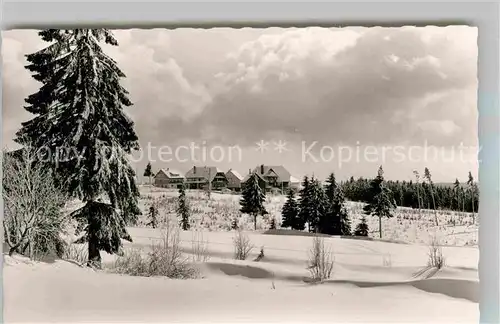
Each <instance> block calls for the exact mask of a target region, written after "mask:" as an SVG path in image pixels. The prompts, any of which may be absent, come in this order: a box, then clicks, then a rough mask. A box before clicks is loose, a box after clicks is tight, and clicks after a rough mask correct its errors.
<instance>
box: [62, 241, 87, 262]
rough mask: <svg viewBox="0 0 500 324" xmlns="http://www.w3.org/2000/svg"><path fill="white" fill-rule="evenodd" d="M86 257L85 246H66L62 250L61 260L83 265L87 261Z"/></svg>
mask: <svg viewBox="0 0 500 324" xmlns="http://www.w3.org/2000/svg"><path fill="white" fill-rule="evenodd" d="M88 255H89V253H88V246H87V245H86V244H68V245H66V247H65V248H64V252H63V255H62V259H63V260H68V261H74V262H76V263H78V264H79V265H84V264H86V263H87V261H88V259H89V256H88Z"/></svg>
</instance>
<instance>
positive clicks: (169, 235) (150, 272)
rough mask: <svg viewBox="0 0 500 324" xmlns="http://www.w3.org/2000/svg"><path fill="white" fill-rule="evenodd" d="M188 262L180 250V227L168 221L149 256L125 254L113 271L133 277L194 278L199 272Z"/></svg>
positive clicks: (135, 253)
mask: <svg viewBox="0 0 500 324" xmlns="http://www.w3.org/2000/svg"><path fill="white" fill-rule="evenodd" d="M188 261H189V259H188V258H187V257H185V256H184V255H183V254H182V252H181V249H180V238H179V227H178V226H177V225H176V224H175V223H174V222H172V221H167V223H166V226H165V228H163V229H162V237H161V239H160V240H159V241H157V242H154V243H153V244H152V245H151V252H149V253H148V254H147V255H144V254H143V253H142V252H141V251H140V250H131V251H129V252H125V253H124V256H122V257H118V258H117V260H116V262H115V265H114V269H113V270H114V271H115V272H118V273H122V274H128V275H132V276H144V277H152V276H164V277H168V278H175V279H188V278H194V277H196V276H197V270H196V269H195V268H193V267H192V266H191V264H190V263H189V262H188Z"/></svg>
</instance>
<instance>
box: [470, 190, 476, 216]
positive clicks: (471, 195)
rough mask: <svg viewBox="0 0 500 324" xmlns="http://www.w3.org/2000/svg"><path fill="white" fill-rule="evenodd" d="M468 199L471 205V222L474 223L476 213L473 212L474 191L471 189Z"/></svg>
mask: <svg viewBox="0 0 500 324" xmlns="http://www.w3.org/2000/svg"><path fill="white" fill-rule="evenodd" d="M470 201H471V205H472V206H471V207H472V224H475V223H476V215H475V214H474V193H473V192H472V191H471V194H470Z"/></svg>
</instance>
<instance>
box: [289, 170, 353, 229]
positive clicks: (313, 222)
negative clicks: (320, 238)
mask: <svg viewBox="0 0 500 324" xmlns="http://www.w3.org/2000/svg"><path fill="white" fill-rule="evenodd" d="M326 182H327V185H326V187H324V186H323V185H322V184H321V181H319V179H317V178H315V177H314V176H313V177H311V178H309V177H307V176H305V177H304V180H303V181H302V188H301V190H300V192H299V198H298V199H296V198H295V193H294V192H293V191H292V190H290V191H289V193H288V197H287V201H286V202H285V204H284V206H283V209H282V227H289V228H292V229H295V230H304V229H305V227H306V224H307V229H308V231H309V232H317V233H324V234H331V235H351V223H350V220H349V216H348V214H347V210H346V208H345V198H344V194H343V192H342V189H341V188H340V186H339V185H338V183H337V181H336V179H335V175H334V174H333V173H332V174H330V176H329V177H328V179H327V181H326Z"/></svg>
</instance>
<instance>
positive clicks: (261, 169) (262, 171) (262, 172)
mask: <svg viewBox="0 0 500 324" xmlns="http://www.w3.org/2000/svg"><path fill="white" fill-rule="evenodd" d="M260 174H264V164H261V165H260Z"/></svg>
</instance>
